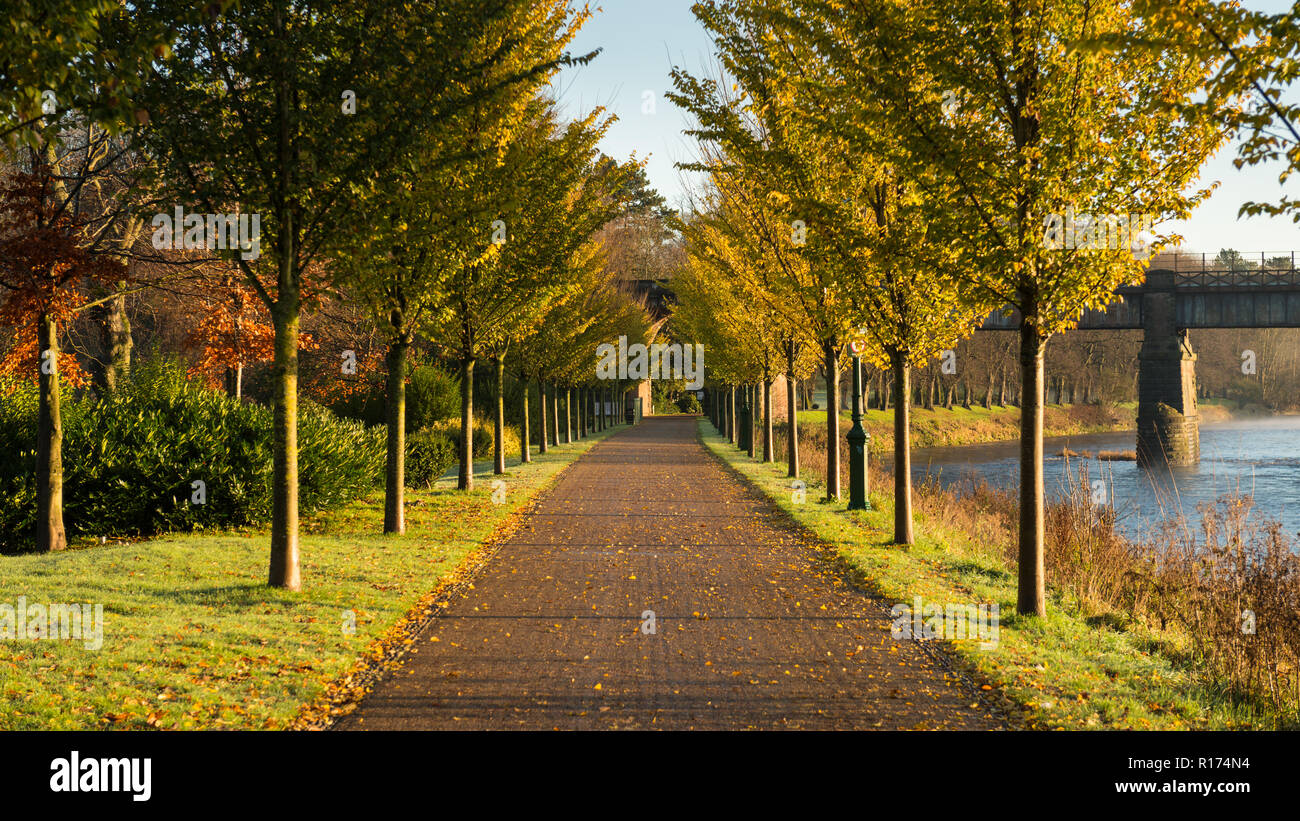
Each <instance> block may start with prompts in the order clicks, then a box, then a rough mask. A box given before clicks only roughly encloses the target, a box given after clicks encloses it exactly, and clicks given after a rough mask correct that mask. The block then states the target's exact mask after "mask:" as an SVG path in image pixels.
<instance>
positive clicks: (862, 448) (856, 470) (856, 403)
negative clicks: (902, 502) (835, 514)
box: [847, 340, 871, 510]
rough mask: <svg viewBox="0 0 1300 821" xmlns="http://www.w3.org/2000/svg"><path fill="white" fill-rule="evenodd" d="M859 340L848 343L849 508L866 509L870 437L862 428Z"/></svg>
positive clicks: (860, 347) (860, 344)
mask: <svg viewBox="0 0 1300 821" xmlns="http://www.w3.org/2000/svg"><path fill="white" fill-rule="evenodd" d="M863 347H864V345H863V343H862V342H861V341H856V340H855V341H853V342H851V343H849V351H850V352H851V353H852V354H853V427H852V428H850V429H849V435H848V437H847V438H848V440H849V510H866V509H867V442H868V441H869V440H870V439H871V437H870V436H868V435H867V432H866V431H865V430H863V429H862V358H861V354H862V350H863Z"/></svg>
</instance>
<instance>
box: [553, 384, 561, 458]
mask: <svg viewBox="0 0 1300 821" xmlns="http://www.w3.org/2000/svg"><path fill="white" fill-rule="evenodd" d="M551 440H552V443H553V444H554V445H555V446H556V447H557V448H558V447H559V446H560V386H559V383H556V382H552V383H551Z"/></svg>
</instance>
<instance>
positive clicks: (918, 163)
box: [792, 0, 1223, 615]
mask: <svg viewBox="0 0 1300 821" xmlns="http://www.w3.org/2000/svg"><path fill="white" fill-rule="evenodd" d="M792 8H794V9H796V10H797V11H798V13H799V14H801V15H804V16H805V17H806V18H807V19H812V20H815V21H816V23H815V25H816V31H817V36H816V38H815V44H816V46H817V50H818V53H819V54H820V55H821V56H822V58H823V59H826V60H828V61H830V63H831V66H830V70H831V71H833V72H835V73H836V74H837V75H839V76H841V77H843V79H844V82H845V83H847V84H849V85H850V86H853V87H857V88H860V89H861V90H862V92H863V93H865V94H869V95H871V96H873V97H874V98H875V99H877V100H879V101H880V102H881V105H882V107H883V110H884V111H885V112H886V114H887V116H889V117H891V118H893V121H894V122H895V124H896V125H897V128H896V130H895V132H894V133H895V134H896V135H897V138H898V139H899V140H900V141H901V143H902V145H903V150H902V151H901V152H899V155H900V157H901V158H902V159H903V160H905V161H906V162H905V164H904V165H903V166H902V170H903V171H904V173H905V174H907V175H908V176H909V177H911V178H913V179H916V180H926V179H933V180H934V181H935V184H936V185H938V186H940V187H941V189H942V190H944V191H946V192H952V193H953V195H954V197H955V199H954V200H953V202H954V207H953V208H951V209H950V210H949V211H948V212H947V213H945V214H941V215H939V216H941V217H942V218H943V220H942V222H941V223H940V224H938V225H936V226H935V231H936V233H937V234H938V235H941V236H942V237H943V238H944V240H945V241H947V242H948V243H949V244H950V245H951V246H952V247H955V248H957V249H959V251H960V256H959V259H958V260H957V263H958V264H957V265H956V266H955V270H956V271H958V272H960V273H961V278H962V281H963V283H964V288H965V290H966V293H967V294H968V295H969V298H970V299H971V300H973V301H975V302H977V303H1001V304H1005V305H1009V306H1011V307H1012V308H1013V309H1014V310H1015V311H1016V312H1017V314H1018V315H1019V327H1020V368H1021V382H1022V391H1021V394H1022V413H1021V459H1020V462H1021V472H1020V477H1021V492H1020V525H1019V542H1020V562H1019V563H1020V570H1019V572H1020V589H1019V601H1018V610H1019V611H1020V612H1021V613H1025V614H1038V615H1042V614H1043V613H1045V608H1046V604H1045V591H1044V567H1043V539H1044V529H1043V528H1044V525H1043V477H1042V458H1043V451H1042V448H1043V445H1042V414H1043V408H1042V401H1043V355H1044V351H1045V349H1046V344H1047V340H1048V339H1049V338H1051V336H1052V335H1053V334H1055V333H1057V332H1059V331H1062V330H1064V329H1066V328H1069V327H1072V326H1073V325H1075V324H1076V323H1077V322H1078V319H1079V316H1080V314H1081V312H1082V311H1083V310H1084V309H1086V308H1097V307H1102V306H1104V305H1105V304H1106V303H1107V302H1109V301H1110V300H1111V299H1112V298H1113V296H1112V294H1113V291H1114V289H1115V288H1116V287H1117V286H1119V285H1124V284H1129V283H1134V282H1137V281H1139V280H1140V278H1141V276H1142V271H1143V269H1144V267H1145V265H1146V259H1145V257H1143V258H1138V257H1142V256H1143V255H1141V254H1135V253H1134V252H1135V250H1136V248H1137V246H1138V245H1139V242H1138V240H1139V234H1142V233H1146V232H1145V231H1143V230H1134V229H1135V228H1143V229H1144V228H1146V226H1148V225H1155V224H1158V223H1159V222H1161V221H1163V220H1164V219H1168V218H1175V217H1183V216H1185V215H1186V214H1187V213H1188V212H1189V210H1190V208H1191V207H1192V206H1193V205H1194V204H1195V203H1196V202H1198V201H1199V200H1200V199H1201V198H1203V197H1204V196H1205V195H1206V194H1207V192H1205V191H1198V192H1194V193H1191V194H1185V193H1184V191H1185V190H1186V189H1187V188H1188V186H1189V184H1190V183H1191V182H1192V181H1193V180H1194V179H1195V177H1196V174H1197V173H1198V171H1199V169H1200V167H1201V165H1202V164H1203V163H1204V161H1205V159H1206V158H1207V157H1208V156H1209V155H1210V154H1211V153H1212V152H1213V151H1214V149H1215V148H1216V147H1217V146H1218V145H1219V144H1220V143H1221V142H1222V137H1223V135H1222V133H1221V131H1220V129H1218V128H1217V127H1215V126H1214V125H1213V124H1212V123H1209V122H1208V121H1204V120H1197V121H1190V120H1187V119H1185V118H1183V117H1181V116H1179V115H1178V114H1177V113H1176V111H1174V110H1172V109H1171V108H1170V106H1169V105H1168V101H1170V100H1184V101H1186V100H1190V99H1192V98H1194V97H1195V95H1196V94H1197V91H1198V89H1201V88H1203V87H1204V86H1205V85H1206V83H1207V82H1208V81H1209V79H1210V78H1211V77H1212V76H1213V70H1214V61H1213V60H1209V59H1204V58H1201V57H1195V56H1193V57H1188V56H1186V55H1178V54H1174V53H1171V52H1169V51H1164V50H1161V51H1155V52H1149V53H1145V54H1141V55H1138V54H1133V53H1129V54H1121V53H1118V52H1116V51H1114V50H1112V49H1105V48H1091V47H1089V45H1090V44H1092V43H1097V42H1105V41H1106V40H1107V38H1114V37H1118V36H1120V35H1123V34H1126V33H1127V32H1128V31H1130V30H1135V29H1142V28H1143V27H1144V25H1145V23H1146V21H1144V20H1143V19H1141V18H1140V17H1139V16H1138V15H1137V14H1136V13H1135V11H1134V9H1133V8H1132V7H1131V6H1130V5H1129V4H1127V3H1125V2H1120V0H1106V2H1102V3H1100V4H1097V3H1090V4H1083V3H1079V4H1073V3H1067V4H1056V5H1053V6H1050V7H1040V6H1038V5H1035V4H1030V5H1024V4H1021V3H1017V2H994V3H987V2H950V0H944V2H938V1H937V0H927V1H926V2H921V3H909V4H903V3H895V2H886V3H878V4H871V5H857V6H853V7H851V8H848V9H845V8H841V7H840V4H837V3H832V2H828V0H793V3H792ZM1116 215H1118V217H1119V218H1120V219H1117V218H1116ZM1121 220H1122V221H1121ZM1080 237H1082V238H1083V239H1082V241H1079V239H1080ZM1155 239H1156V240H1157V241H1159V240H1160V239H1162V238H1160V237H1156V238H1155ZM1062 240H1065V241H1062Z"/></svg>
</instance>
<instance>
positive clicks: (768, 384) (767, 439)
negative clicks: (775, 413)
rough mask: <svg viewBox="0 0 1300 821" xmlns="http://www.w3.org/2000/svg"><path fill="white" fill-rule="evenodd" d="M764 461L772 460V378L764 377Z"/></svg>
mask: <svg viewBox="0 0 1300 821" xmlns="http://www.w3.org/2000/svg"><path fill="white" fill-rule="evenodd" d="M763 461H764V462H770V461H772V378H771V377H770V376H768V377H765V378H764V379H763Z"/></svg>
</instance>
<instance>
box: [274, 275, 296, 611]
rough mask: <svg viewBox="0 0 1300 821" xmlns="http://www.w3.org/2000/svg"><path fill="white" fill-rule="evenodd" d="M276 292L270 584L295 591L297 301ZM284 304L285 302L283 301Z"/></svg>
mask: <svg viewBox="0 0 1300 821" xmlns="http://www.w3.org/2000/svg"><path fill="white" fill-rule="evenodd" d="M287 290H289V289H288V288H282V289H281V291H280V294H281V296H280V300H279V302H278V303H277V304H276V306H275V308H274V310H272V315H273V316H272V321H273V322H274V323H275V362H274V365H273V367H272V374H273V376H272V378H273V381H274V384H275V389H274V390H275V413H274V422H273V424H274V434H273V436H272V446H271V447H272V453H273V457H272V459H273V466H272V471H271V569H270V573H269V575H268V581H269V584H270V585H271V586H272V587H283V588H284V589H286V590H301V589H302V576H301V575H300V571H299V567H298V321H299V320H298V305H297V302H296V301H290V300H292V299H293V297H292V296H291V295H289V294H286V293H285V292H286V291H287ZM286 303H288V304H286Z"/></svg>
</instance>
